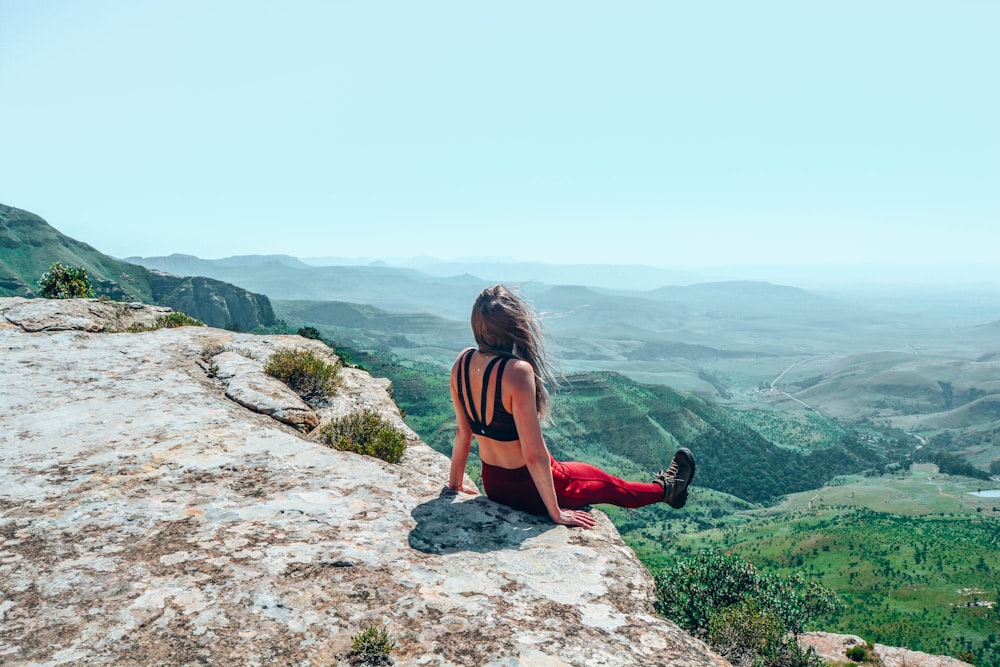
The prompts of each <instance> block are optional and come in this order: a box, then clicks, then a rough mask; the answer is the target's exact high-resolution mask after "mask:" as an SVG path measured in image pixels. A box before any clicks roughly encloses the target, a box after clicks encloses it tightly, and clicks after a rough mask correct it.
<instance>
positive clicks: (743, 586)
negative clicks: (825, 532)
mask: <svg viewBox="0 0 1000 667" xmlns="http://www.w3.org/2000/svg"><path fill="white" fill-rule="evenodd" d="M653 578H654V580H655V582H656V596H657V609H658V611H659V612H660V613H661V614H663V615H664V616H666V617H667V618H669V619H670V620H672V621H674V622H675V623H677V624H678V625H679V626H681V627H682V628H684V629H685V630H687V631H688V632H690V633H691V634H694V635H698V636H701V637H703V638H705V639H708V641H709V643H710V644H712V646H713V647H714V648H716V649H717V650H718V651H719V652H720V653H723V654H724V655H725V651H726V650H732V651H733V652H734V657H735V652H736V650H737V649H738V648H739V642H740V641H743V642H744V644H743V646H744V647H747V648H748V649H750V650H752V651H753V653H754V655H753V656H749V653H748V654H746V655H744V654H742V653H741V654H740V655H739V660H738V661H737V660H733V662H734V664H743V663H744V662H745V664H748V665H749V664H753V665H755V666H756V665H761V666H770V665H775V666H778V665H780V666H782V667H787V666H790V665H813V664H816V665H818V664H821V663H820V662H819V659H818V658H817V657H816V655H815V653H814V652H812V651H806V652H803V651H802V650H801V649H800V648H799V646H798V644H797V643H796V642H795V639H794V638H795V636H797V635H798V634H799V633H800V632H801V631H802V630H803V629H804V627H805V624H806V623H807V622H809V621H810V620H812V619H814V618H816V617H818V616H820V615H822V614H826V613H830V612H832V611H834V610H835V609H836V607H837V605H838V600H837V596H836V594H834V593H833V592H832V591H829V590H827V589H825V588H823V587H822V586H820V585H819V584H817V583H816V582H815V581H806V580H804V579H803V578H802V577H798V576H792V577H790V578H788V579H784V578H782V577H779V576H778V575H776V574H769V573H764V572H760V571H758V570H757V568H756V567H754V566H753V564H751V563H749V562H748V561H745V560H743V559H741V558H738V557H736V556H731V555H724V554H719V553H714V552H704V553H701V554H698V555H697V556H695V557H693V558H690V559H681V560H677V561H675V562H674V563H672V564H670V565H668V566H667V567H664V568H661V569H659V570H657V571H656V572H654V575H653ZM789 634H790V635H791V636H792V639H791V640H790V641H789V640H785V639H782V638H783V637H785V636H786V635H789ZM741 638H742V639H741ZM714 641H718V642H720V644H719V646H716V645H715V643H714ZM748 656H749V657H748Z"/></svg>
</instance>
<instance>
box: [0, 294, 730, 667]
mask: <svg viewBox="0 0 1000 667" xmlns="http://www.w3.org/2000/svg"><path fill="white" fill-rule="evenodd" d="M99 304H100V302H94V301H90V300H78V301H61V302H51V301H44V300H30V301H29V300H24V299H0V378H2V379H0V420H2V429H0V663H2V664H4V665H35V664H46V665H194V664H212V665H300V666H307V665H340V664H345V665H346V664H349V663H350V659H351V658H350V651H351V637H352V635H355V634H357V633H358V632H360V631H361V630H362V629H363V628H364V627H365V626H367V625H369V624H374V625H377V626H381V627H384V628H385V629H387V631H388V633H389V635H390V636H391V638H392V639H394V640H395V642H396V648H395V649H394V651H393V652H392V656H393V658H394V660H395V663H396V664H399V665H470V666H472V665H474V666H477V667H479V666H483V665H498V666H499V665H518V664H524V665H630V666H631V665H640V666H641V665H674V666H677V667H684V666H687V667H695V666H699V667H700V666H705V667H708V666H715V667H719V666H724V665H727V664H728V663H727V662H726V661H725V660H723V659H722V658H720V657H718V656H716V655H715V654H713V653H712V652H711V651H710V650H709V649H708V648H707V647H706V646H705V645H704V644H703V643H702V642H700V641H698V640H696V639H693V638H692V637H690V636H688V635H687V634H685V633H684V632H682V631H681V630H679V629H678V628H677V627H676V626H674V625H673V624H671V623H669V622H668V621H666V620H664V619H662V618H660V617H658V616H657V615H656V614H655V613H654V611H653V587H652V582H651V579H650V576H649V574H648V573H647V572H646V570H645V569H644V568H643V567H642V565H641V564H640V563H639V562H638V561H637V560H636V558H635V555H634V554H633V553H632V551H631V550H630V549H628V547H626V546H625V545H624V544H623V543H622V540H621V538H620V536H619V535H618V533H617V531H616V530H615V529H614V527H613V526H612V525H611V523H610V522H609V521H608V520H607V518H606V517H604V516H603V515H602V514H600V513H599V512H598V513H597V516H598V518H599V523H598V526H597V527H596V528H595V529H594V530H592V531H583V530H578V529H568V528H565V527H560V526H555V525H553V524H551V523H550V522H549V521H548V520H546V519H542V518H537V517H532V516H528V515H524V514H522V513H519V512H516V511H513V510H511V509H509V508H506V507H503V506H501V505H497V504H495V503H493V502H491V501H489V500H487V499H485V498H483V497H479V496H471V495H456V494H454V493H452V492H448V491H446V490H444V482H445V480H446V478H447V460H446V458H445V457H443V456H442V455H440V454H438V453H436V452H434V451H432V450H431V449H430V448H429V447H427V446H426V445H425V444H424V443H423V442H421V441H420V440H419V438H418V437H417V436H416V434H414V433H413V432H412V431H411V430H410V429H408V428H407V427H406V426H405V424H404V423H403V422H402V419H401V418H400V415H399V411H398V410H397V409H396V407H395V405H394V404H393V402H392V400H391V397H390V395H389V393H388V392H387V386H386V383H385V381H381V380H375V379H373V378H371V377H370V376H369V375H368V374H367V373H364V372H362V371H359V370H357V369H344V372H343V376H344V382H343V385H342V387H341V389H340V390H339V391H338V394H337V395H336V396H335V397H334V398H333V399H332V400H331V402H330V405H329V406H327V407H322V408H319V409H312V408H308V406H307V409H309V410H310V411H311V412H312V413H313V414H315V416H316V420H317V422H318V423H319V424H320V425H322V423H323V422H325V421H327V420H329V419H331V418H334V417H336V416H339V415H341V414H346V413H348V412H352V411H354V410H357V409H360V408H362V407H367V408H371V409H374V410H377V411H378V412H380V413H381V414H382V415H383V416H384V417H385V418H387V419H389V420H391V421H392V422H394V423H395V424H396V425H397V426H398V427H399V428H401V429H402V430H403V431H404V433H406V435H407V439H408V449H407V452H406V454H405V456H404V458H403V460H402V462H401V464H398V465H392V464H389V463H386V462H383V461H380V460H378V459H373V458H369V457H364V456H359V455H355V454H350V453H345V452H339V451H334V450H331V449H328V448H326V447H323V446H321V445H319V444H317V443H316V442H315V441H314V440H311V439H309V437H308V436H307V434H305V433H303V432H302V429H303V428H308V425H306V426H303V424H305V422H301V423H298V424H295V422H293V424H294V425H289V424H286V423H284V422H282V421H278V420H277V419H275V418H272V417H271V416H268V415H267V414H265V412H267V409H265V408H264V407H263V405H264V404H265V403H267V402H268V401H272V402H273V401H274V400H275V396H273V395H270V392H261V394H262V395H263V398H262V397H257V398H253V397H252V396H251V394H252V392H249V391H248V392H243V393H242V394H240V396H242V398H239V399H237V400H239V402H237V400H232V399H230V398H228V397H227V392H230V393H233V394H235V393H236V392H235V390H233V389H232V386H233V384H234V381H235V380H237V379H238V378H240V377H243V378H244V379H246V378H248V377H256V376H254V375H253V374H255V373H259V372H260V369H259V367H260V366H261V365H262V364H263V362H264V361H265V360H266V359H267V357H268V355H269V354H270V353H271V352H273V351H274V350H276V349H281V348H286V347H292V346H295V347H308V348H310V349H313V350H315V351H316V352H318V353H322V354H329V350H327V349H326V348H325V346H323V345H322V344H321V343H319V342H317V341H311V340H306V339H303V338H300V337H297V336H251V335H247V334H237V333H233V332H230V331H224V330H219V329H212V328H208V327H183V328H178V329H159V330H155V331H148V332H144V333H107V332H109V331H126V330H127V329H128V328H129V327H130V324H129V323H130V322H134V323H151V322H154V321H155V320H156V317H157V313H158V312H159V311H157V310H156V309H154V308H151V307H148V306H139V305H136V306H135V307H132V306H128V305H127V304H123V305H124V306H125V307H124V308H122V307H120V305H114V306H111V308H113V309H114V310H113V311H112V312H110V313H109V314H103V312H102V311H101V310H100V309H101V308H103V307H104V305H106V304H103V305H99ZM95 309H96V310H95ZM236 356H240V358H241V360H237V359H235V357H236ZM223 376H225V377H223ZM237 384H238V382H237ZM248 396H251V397H250V398H247V397H248ZM285 398H288V397H287V396H286V397H285ZM278 399H279V400H277V402H278V403H281V402H282V400H283V399H281V396H280V395H279V396H278ZM245 406H250V409H248V408H247V407H245ZM286 407H287V406H286ZM272 414H274V415H275V416H277V411H272Z"/></svg>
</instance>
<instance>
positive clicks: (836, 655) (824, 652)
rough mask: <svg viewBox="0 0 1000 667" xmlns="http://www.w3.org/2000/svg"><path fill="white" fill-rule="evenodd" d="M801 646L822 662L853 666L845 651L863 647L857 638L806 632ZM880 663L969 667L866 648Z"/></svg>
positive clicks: (939, 658) (900, 666)
mask: <svg viewBox="0 0 1000 667" xmlns="http://www.w3.org/2000/svg"><path fill="white" fill-rule="evenodd" d="M799 642H800V644H801V645H802V646H812V647H813V648H814V649H816V653H817V655H819V656H820V657H822V658H825V659H826V660H835V661H837V662H840V663H848V664H853V663H851V662H850V661H849V660H848V659H847V657H846V656H847V651H848V650H849V649H851V648H853V647H855V646H867V643H866V642H865V640H864V639H862V638H861V637H858V636H857V635H838V634H834V633H831V632H807V633H804V634H802V635H799ZM869 651H870V653H873V654H874V656H875V657H877V658H878V659H879V660H880V661H881V662H880V663H879V664H881V667H969V663H967V662H962V661H961V660H958V659H956V658H948V657H944V656H939V655H930V654H929V653H923V652H921V651H911V650H909V649H905V648H896V647H893V646H883V645H882V644H874V645H872V647H871V648H870V649H869Z"/></svg>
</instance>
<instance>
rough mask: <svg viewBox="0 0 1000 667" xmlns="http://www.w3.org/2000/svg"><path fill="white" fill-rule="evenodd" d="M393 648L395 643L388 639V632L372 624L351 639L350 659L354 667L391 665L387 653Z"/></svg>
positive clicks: (390, 659)
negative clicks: (357, 666)
mask: <svg viewBox="0 0 1000 667" xmlns="http://www.w3.org/2000/svg"><path fill="white" fill-rule="evenodd" d="M394 648H396V642H395V641H393V640H391V639H389V632H388V631H387V630H386V629H385V628H380V627H377V626H375V625H373V624H369V625H367V626H365V628H364V629H363V630H362V631H361V632H359V633H358V634H356V635H353V636H352V637H351V657H352V662H353V663H354V664H356V665H391V664H392V658H390V657H389V653H391V652H392V650H393V649H394Z"/></svg>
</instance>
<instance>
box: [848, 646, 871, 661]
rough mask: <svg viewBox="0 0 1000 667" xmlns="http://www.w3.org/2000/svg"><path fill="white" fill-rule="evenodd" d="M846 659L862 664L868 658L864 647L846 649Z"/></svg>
mask: <svg viewBox="0 0 1000 667" xmlns="http://www.w3.org/2000/svg"><path fill="white" fill-rule="evenodd" d="M846 653H847V657H848V658H850V659H851V660H853V661H854V662H864V660H865V659H866V658H867V657H868V651H866V650H865V647H864V646H852V647H851V648H849V649H847V652H846Z"/></svg>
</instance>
